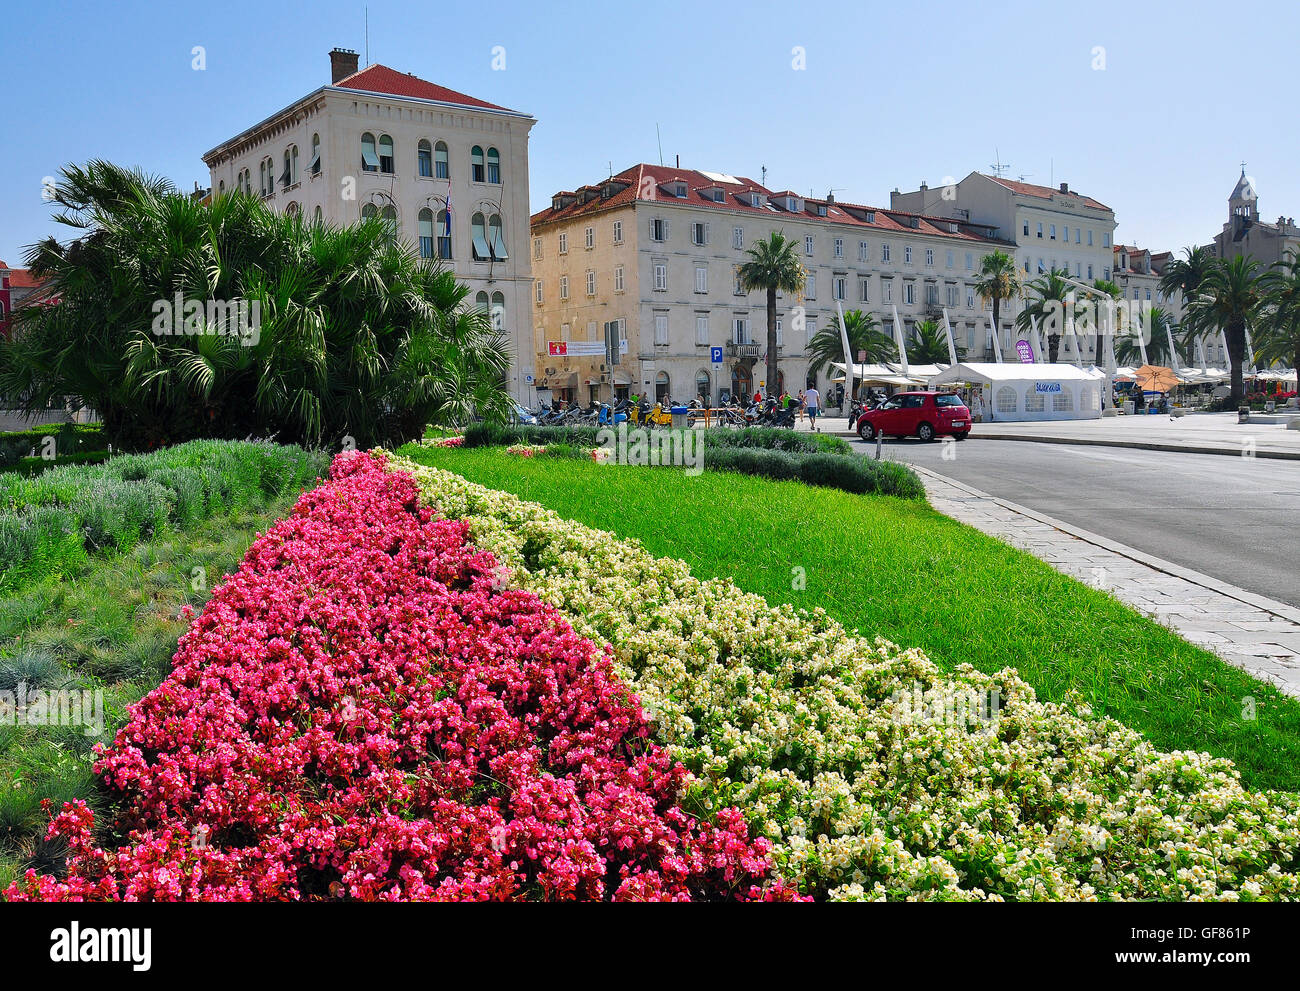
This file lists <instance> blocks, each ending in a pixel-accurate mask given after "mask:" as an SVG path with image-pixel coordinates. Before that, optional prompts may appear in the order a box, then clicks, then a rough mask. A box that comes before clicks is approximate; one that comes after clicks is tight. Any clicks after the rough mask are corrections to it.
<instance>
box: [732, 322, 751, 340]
mask: <svg viewBox="0 0 1300 991" xmlns="http://www.w3.org/2000/svg"><path fill="white" fill-rule="evenodd" d="M732 333H733V338H732V340H733V341H734V342H735V343H736V344H748V343H749V318H748V317H736V319H735V322H734V323H733V324H732Z"/></svg>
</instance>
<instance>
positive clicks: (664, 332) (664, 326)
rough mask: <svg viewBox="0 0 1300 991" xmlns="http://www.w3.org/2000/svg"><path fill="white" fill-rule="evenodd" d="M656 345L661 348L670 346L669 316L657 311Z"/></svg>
mask: <svg viewBox="0 0 1300 991" xmlns="http://www.w3.org/2000/svg"><path fill="white" fill-rule="evenodd" d="M655 344H656V345H658V346H659V347H667V346H668V314H667V313H664V312H663V311H662V310H656V311H655ZM660 374H662V373H660Z"/></svg>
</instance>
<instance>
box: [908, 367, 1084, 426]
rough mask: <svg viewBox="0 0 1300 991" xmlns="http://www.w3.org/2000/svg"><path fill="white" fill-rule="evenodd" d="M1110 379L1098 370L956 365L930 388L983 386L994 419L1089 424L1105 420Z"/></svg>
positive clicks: (939, 376) (985, 400)
mask: <svg viewBox="0 0 1300 991" xmlns="http://www.w3.org/2000/svg"><path fill="white" fill-rule="evenodd" d="M1107 378H1108V376H1107V374H1106V373H1105V372H1104V371H1102V370H1101V369H1100V368H1097V367H1096V366H1093V367H1091V368H1079V367H1078V366H1076V365H1066V364H1061V363H1059V362H1058V363H1056V364H1021V363H1015V364H1012V363H1010V362H1007V363H1003V364H998V363H996V362H985V361H972V362H961V363H959V364H957V365H954V366H952V367H951V368H949V369H947V370H946V371H944V372H942V373H941V374H939V375H938V376H936V377H935V378H934V379H933V380H932V381H931V382H930V385H931V386H932V387H938V386H944V385H957V384H960V383H964V384H967V385H974V386H978V387H979V388H980V389H981V391H982V393H983V397H984V405H985V408H986V409H987V410H989V411H990V413H991V414H992V419H993V420H994V421H1008V420H1017V421H1019V420H1089V419H1096V418H1098V417H1100V416H1101V400H1102V395H1103V392H1102V390H1103V389H1106V388H1109V386H1108V384H1107V381H1106V380H1107Z"/></svg>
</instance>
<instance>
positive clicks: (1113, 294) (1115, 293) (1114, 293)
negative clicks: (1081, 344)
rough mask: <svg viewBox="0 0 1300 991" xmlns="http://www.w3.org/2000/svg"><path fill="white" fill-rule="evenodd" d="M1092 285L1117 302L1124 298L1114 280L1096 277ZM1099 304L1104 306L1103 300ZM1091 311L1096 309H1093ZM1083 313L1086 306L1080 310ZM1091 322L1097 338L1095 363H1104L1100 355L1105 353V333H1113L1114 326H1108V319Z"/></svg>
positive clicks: (1122, 292) (1085, 311)
mask: <svg viewBox="0 0 1300 991" xmlns="http://www.w3.org/2000/svg"><path fill="white" fill-rule="evenodd" d="M1092 287H1093V288H1094V289H1096V290H1097V292H1104V293H1105V294H1106V295H1107V296H1109V297H1110V298H1111V300H1112V301H1114V302H1118V301H1119V300H1121V299H1123V298H1124V290H1123V289H1121V288H1120V287H1119V286H1118V285H1116V284H1115V283H1114V282H1111V281H1110V280H1109V279H1098V280H1097V281H1096V282H1094V283H1093V284H1092ZM1095 299H1096V297H1094V300H1095ZM1101 305H1103V306H1104V305H1105V302H1104V301H1102V302H1101ZM1098 309H1100V307H1098ZM1093 312H1096V311H1095V310H1094V311H1093ZM1085 313H1088V311H1087V309H1086V308H1084V309H1082V310H1081V313H1080V315H1084V314H1085ZM1089 319H1091V316H1090V315H1089ZM1092 322H1093V323H1094V324H1095V326H1094V328H1093V329H1094V330H1095V331H1096V334H1097V339H1096V341H1095V343H1096V345H1097V350H1096V352H1095V357H1096V361H1097V364H1099V365H1100V364H1104V362H1103V360H1102V355H1103V354H1105V347H1106V335H1107V334H1108V333H1113V332H1114V328H1113V327H1111V326H1110V322H1109V320H1107V321H1106V322H1103V321H1102V320H1095V321H1092Z"/></svg>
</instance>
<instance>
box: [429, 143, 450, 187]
mask: <svg viewBox="0 0 1300 991" xmlns="http://www.w3.org/2000/svg"><path fill="white" fill-rule="evenodd" d="M433 175H434V178H436V179H450V178H451V160H450V159H449V158H448V157H447V143H446V142H445V141H439V142H438V143H437V144H436V145H434V146H433Z"/></svg>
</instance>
